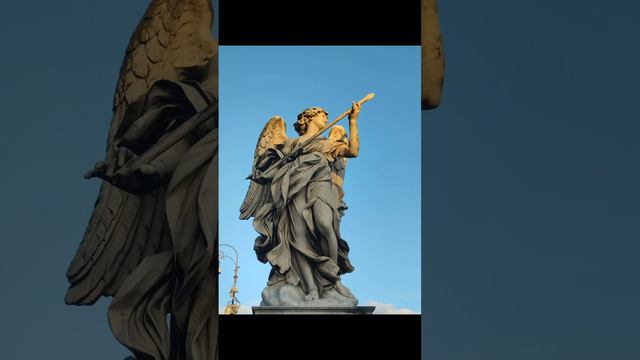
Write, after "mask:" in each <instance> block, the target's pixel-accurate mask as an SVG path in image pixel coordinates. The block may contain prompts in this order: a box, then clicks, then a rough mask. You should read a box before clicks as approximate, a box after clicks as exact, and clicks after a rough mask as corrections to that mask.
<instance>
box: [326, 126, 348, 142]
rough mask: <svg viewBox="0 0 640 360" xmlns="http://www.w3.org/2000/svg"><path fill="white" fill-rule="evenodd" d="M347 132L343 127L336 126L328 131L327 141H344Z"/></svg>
mask: <svg viewBox="0 0 640 360" xmlns="http://www.w3.org/2000/svg"><path fill="white" fill-rule="evenodd" d="M346 137H347V130H345V128H344V127H343V126H340V125H336V126H334V127H332V128H331V130H329V139H332V140H336V141H343V140H346Z"/></svg>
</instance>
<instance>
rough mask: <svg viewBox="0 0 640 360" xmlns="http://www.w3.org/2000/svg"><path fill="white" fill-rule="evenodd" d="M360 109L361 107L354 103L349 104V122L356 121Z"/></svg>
mask: <svg viewBox="0 0 640 360" xmlns="http://www.w3.org/2000/svg"><path fill="white" fill-rule="evenodd" d="M360 107H361V105H360V104H358V103H357V102H355V101H353V102H352V103H351V112H350V113H349V120H353V121H355V120H357V119H358V114H360Z"/></svg>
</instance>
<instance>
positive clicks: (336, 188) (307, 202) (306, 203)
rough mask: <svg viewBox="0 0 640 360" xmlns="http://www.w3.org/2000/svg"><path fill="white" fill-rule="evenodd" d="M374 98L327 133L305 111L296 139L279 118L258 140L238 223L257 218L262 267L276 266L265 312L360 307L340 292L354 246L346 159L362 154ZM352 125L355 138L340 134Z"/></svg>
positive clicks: (311, 111) (318, 118) (317, 112)
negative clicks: (346, 234)
mask: <svg viewBox="0 0 640 360" xmlns="http://www.w3.org/2000/svg"><path fill="white" fill-rule="evenodd" d="M372 98H373V94H370V95H368V96H367V97H365V98H364V99H362V100H361V101H359V102H357V103H355V102H354V103H353V105H352V107H351V109H350V110H348V111H346V112H344V113H343V114H342V115H340V116H339V117H338V118H337V119H335V120H334V121H333V122H331V123H330V124H328V125H327V120H328V118H327V115H328V114H327V112H326V111H325V110H324V109H322V108H319V107H312V108H308V109H305V110H304V111H302V112H301V113H300V114H299V115H298V118H297V121H296V122H295V123H294V128H295V130H296V132H297V133H298V135H299V136H298V137H296V138H288V137H287V134H286V125H285V122H284V120H283V119H282V118H281V117H279V116H274V117H272V118H271V119H269V121H268V122H267V124H266V125H265V127H264V129H263V130H262V132H261V133H260V136H259V138H258V144H257V146H256V150H255V154H254V161H253V170H252V174H251V175H250V176H249V178H250V179H251V184H250V185H249V190H248V191H247V195H246V197H245V200H244V202H243V204H242V206H241V208H240V219H249V218H251V217H253V218H254V219H253V227H254V229H255V230H256V231H257V232H258V234H259V236H258V237H257V238H256V239H255V245H254V249H255V251H256V254H257V256H258V259H259V260H260V261H261V262H263V263H269V264H270V265H271V273H270V275H269V279H268V282H267V287H265V289H264V290H263V292H262V302H261V306H266V307H274V306H275V307H290V306H293V307H355V306H356V305H357V303H358V300H357V299H356V298H355V297H354V296H353V294H352V293H351V291H350V290H349V289H348V288H347V287H346V286H344V285H343V284H342V281H341V276H342V275H343V274H346V273H349V272H352V271H353V270H354V268H353V266H352V265H351V263H350V262H349V258H348V254H349V246H348V245H347V242H346V241H345V240H344V239H343V238H342V236H341V233H340V221H341V218H342V215H343V214H344V210H345V209H346V205H345V203H344V202H343V190H342V184H343V181H344V174H345V169H346V158H355V157H357V156H358V152H359V145H360V142H359V138H358V121H357V119H358V114H359V113H360V107H361V105H362V104H363V103H365V102H366V101H367V100H369V99H372ZM347 115H348V117H349V134H348V135H347V133H346V130H345V129H344V128H343V127H334V128H332V130H331V132H330V133H329V137H328V138H327V137H323V136H320V135H322V133H323V132H325V131H326V130H328V129H329V128H331V127H332V126H333V125H335V124H336V123H337V122H338V121H339V120H340V119H342V118H343V117H345V116H347Z"/></svg>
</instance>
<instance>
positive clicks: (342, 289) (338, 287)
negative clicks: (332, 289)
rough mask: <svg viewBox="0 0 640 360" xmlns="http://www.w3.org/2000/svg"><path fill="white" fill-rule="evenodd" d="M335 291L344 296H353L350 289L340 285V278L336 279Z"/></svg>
mask: <svg viewBox="0 0 640 360" xmlns="http://www.w3.org/2000/svg"><path fill="white" fill-rule="evenodd" d="M336 291H337V292H338V294H340V295H342V296H346V297H350V298H352V297H354V296H353V294H352V293H351V290H349V289H347V287H346V286H344V285H342V282H341V281H340V280H338V281H336Z"/></svg>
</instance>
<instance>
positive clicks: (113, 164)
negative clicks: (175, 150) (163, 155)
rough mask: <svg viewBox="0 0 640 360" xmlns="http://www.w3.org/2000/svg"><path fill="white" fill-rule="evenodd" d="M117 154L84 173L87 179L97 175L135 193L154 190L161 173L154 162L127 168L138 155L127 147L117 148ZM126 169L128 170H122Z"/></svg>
mask: <svg viewBox="0 0 640 360" xmlns="http://www.w3.org/2000/svg"><path fill="white" fill-rule="evenodd" d="M115 154H116V156H111V159H108V160H102V161H98V162H97V163H96V165H95V167H94V168H93V169H91V170H89V171H88V172H87V173H85V174H84V177H85V179H90V178H94V177H97V178H99V179H102V180H104V181H107V182H109V183H111V184H112V185H114V186H116V187H118V188H120V189H122V190H124V191H127V192H131V193H134V194H142V193H146V192H149V191H152V190H153V189H154V188H156V186H157V184H158V183H159V181H160V178H161V174H160V172H159V171H158V169H157V168H156V167H155V166H153V165H152V164H139V165H136V166H135V167H131V168H127V165H128V164H130V163H133V161H135V159H136V158H137V155H136V154H135V153H133V152H132V151H131V150H129V149H127V148H126V147H118V148H116V149H115ZM122 169H126V170H127V171H126V172H123V171H121V170H122Z"/></svg>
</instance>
